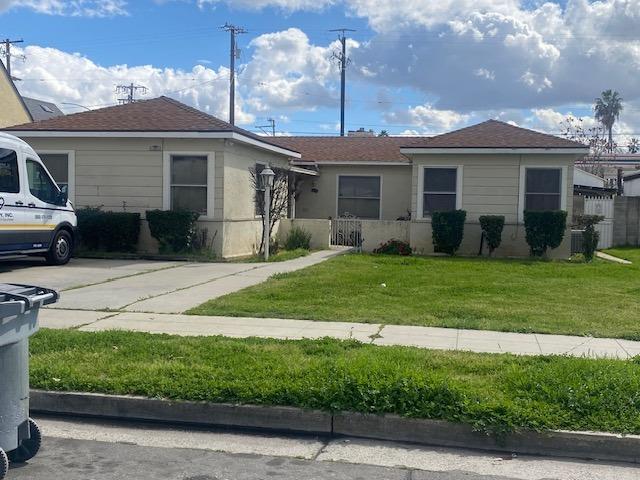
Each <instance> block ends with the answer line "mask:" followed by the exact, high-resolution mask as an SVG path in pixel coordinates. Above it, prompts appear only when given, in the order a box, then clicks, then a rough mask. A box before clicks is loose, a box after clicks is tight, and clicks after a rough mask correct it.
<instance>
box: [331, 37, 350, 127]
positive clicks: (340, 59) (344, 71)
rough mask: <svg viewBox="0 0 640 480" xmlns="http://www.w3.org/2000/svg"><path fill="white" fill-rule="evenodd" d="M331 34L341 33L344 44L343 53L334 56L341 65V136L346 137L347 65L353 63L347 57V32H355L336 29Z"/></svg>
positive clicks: (341, 40) (341, 41)
mask: <svg viewBox="0 0 640 480" xmlns="http://www.w3.org/2000/svg"><path fill="white" fill-rule="evenodd" d="M329 31H330V32H340V37H339V38H340V43H342V52H340V53H335V52H334V54H333V55H332V57H333V58H335V59H337V60H338V62H339V64H340V136H341V137H344V99H345V87H346V76H347V65H349V63H351V59H350V58H348V57H347V37H346V32H355V30H352V29H350V28H336V29H334V30H329Z"/></svg>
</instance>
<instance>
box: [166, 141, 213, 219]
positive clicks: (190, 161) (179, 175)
mask: <svg viewBox="0 0 640 480" xmlns="http://www.w3.org/2000/svg"><path fill="white" fill-rule="evenodd" d="M163 184H164V188H163V190H164V195H163V208H164V209H165V210H190V211H193V212H198V213H200V215H202V216H203V217H212V216H213V188H214V154H213V153H212V152H165V153H164V169H163Z"/></svg>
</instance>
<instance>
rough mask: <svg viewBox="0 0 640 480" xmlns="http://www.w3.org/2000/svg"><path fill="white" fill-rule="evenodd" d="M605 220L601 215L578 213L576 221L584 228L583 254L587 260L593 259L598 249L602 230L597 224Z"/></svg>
mask: <svg viewBox="0 0 640 480" xmlns="http://www.w3.org/2000/svg"><path fill="white" fill-rule="evenodd" d="M602 220H604V217H603V216H601V215H578V216H577V217H576V223H577V224H578V225H580V226H581V227H582V228H584V230H583V231H582V254H583V255H584V259H585V260H586V261H587V262H590V261H591V260H593V257H594V256H595V253H596V250H597V249H598V240H600V232H598V231H597V230H596V229H595V226H596V225H597V224H598V223H600V222H601V221H602Z"/></svg>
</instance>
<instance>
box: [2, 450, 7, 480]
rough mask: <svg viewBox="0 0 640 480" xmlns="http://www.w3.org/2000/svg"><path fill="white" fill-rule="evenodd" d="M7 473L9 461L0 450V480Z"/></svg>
mask: <svg viewBox="0 0 640 480" xmlns="http://www.w3.org/2000/svg"><path fill="white" fill-rule="evenodd" d="M8 471H9V459H8V458H7V454H6V453H4V450H2V449H1V448H0V480H2V479H3V478H4V477H5V476H6V475H7V472H8Z"/></svg>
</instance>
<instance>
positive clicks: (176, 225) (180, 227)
mask: <svg viewBox="0 0 640 480" xmlns="http://www.w3.org/2000/svg"><path fill="white" fill-rule="evenodd" d="M199 216H200V214H199V213H197V212H190V211H187V210H178V211H174V210H147V221H148V222H149V230H150V231H151V236H152V237H153V238H155V239H156V240H158V242H160V251H161V252H162V253H182V252H186V251H189V250H191V249H192V247H193V240H194V237H195V235H196V221H197V220H198V217H199Z"/></svg>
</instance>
